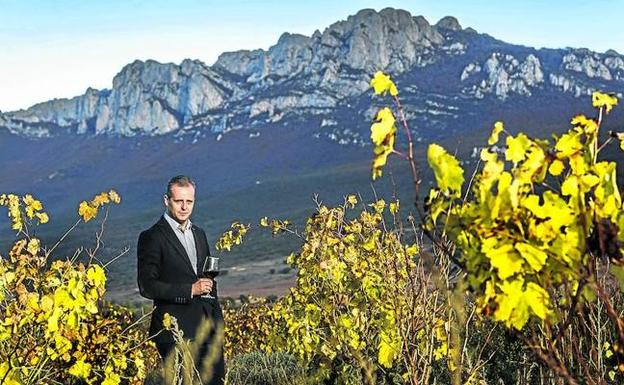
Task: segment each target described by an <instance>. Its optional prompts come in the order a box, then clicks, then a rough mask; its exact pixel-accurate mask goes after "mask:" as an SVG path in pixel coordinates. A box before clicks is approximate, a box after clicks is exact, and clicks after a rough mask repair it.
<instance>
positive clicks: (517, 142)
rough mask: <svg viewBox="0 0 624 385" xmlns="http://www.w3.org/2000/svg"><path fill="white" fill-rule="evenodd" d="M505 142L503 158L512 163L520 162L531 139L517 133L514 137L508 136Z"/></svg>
mask: <svg viewBox="0 0 624 385" xmlns="http://www.w3.org/2000/svg"><path fill="white" fill-rule="evenodd" d="M506 143H507V150H505V159H506V160H510V161H512V162H514V163H518V162H521V161H522V160H523V159H524V158H525V156H526V153H527V150H528V149H529V147H530V146H531V140H530V139H529V138H528V137H527V136H526V135H524V134H519V135H518V136H517V137H515V138H514V137H513V136H508V137H507V140H506Z"/></svg>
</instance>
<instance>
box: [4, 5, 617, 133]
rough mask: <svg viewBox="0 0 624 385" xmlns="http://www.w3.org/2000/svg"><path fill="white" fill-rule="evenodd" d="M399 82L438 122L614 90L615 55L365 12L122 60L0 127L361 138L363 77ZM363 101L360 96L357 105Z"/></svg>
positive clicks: (11, 115)
mask: <svg viewBox="0 0 624 385" xmlns="http://www.w3.org/2000/svg"><path fill="white" fill-rule="evenodd" d="M380 69H381V70H384V71H385V72H387V73H390V74H392V76H393V77H395V78H397V79H401V81H400V82H399V87H400V89H401V91H402V98H403V99H404V100H405V101H406V103H405V104H406V110H407V111H408V114H409V117H410V119H413V120H418V122H419V125H421V126H423V125H426V123H427V122H429V123H431V126H433V127H439V128H442V129H450V128H452V127H453V125H454V123H453V122H454V121H456V120H457V117H459V116H461V115H465V114H471V113H474V111H475V110H478V109H479V108H480V107H481V106H483V105H484V104H485V103H490V102H489V100H494V101H495V102H498V103H505V102H507V103H515V102H517V101H520V102H522V100H523V99H527V98H531V97H532V96H535V95H542V96H544V97H546V96H547V95H563V96H564V98H563V99H566V98H567V97H569V98H572V99H574V98H580V97H582V96H584V95H589V94H590V93H591V92H592V91H593V90H596V89H601V90H604V91H610V92H615V93H617V94H619V95H621V94H622V92H623V91H624V56H622V55H619V54H618V53H617V52H615V51H607V52H605V53H596V52H592V51H589V50H587V49H571V48H567V49H540V50H536V49H533V48H530V47H523V46H515V45H510V44H506V43H504V42H501V41H498V40H495V39H494V38H492V37H490V36H488V35H484V34H479V33H477V32H476V31H474V30H472V29H471V28H466V29H464V28H462V27H461V25H460V24H459V22H458V21H457V20H456V19H455V18H453V17H445V18H443V19H441V20H440V21H438V22H437V23H436V24H435V25H431V24H430V23H429V22H428V21H427V20H426V19H425V18H424V17H422V16H412V15H411V14H409V13H408V12H406V11H404V10H397V9H391V8H386V9H383V10H382V11H380V12H376V11H374V10H370V9H365V10H362V11H360V12H358V13H357V14H356V15H353V16H350V17H349V18H348V19H347V20H344V21H339V22H336V23H334V24H332V25H331V26H329V27H328V28H326V29H325V30H324V31H323V32H320V31H316V32H315V33H314V34H313V35H312V36H309V37H308V36H303V35H296V34H289V33H285V34H283V35H282V36H281V37H280V39H279V41H278V42H277V43H276V44H275V45H274V46H272V47H271V48H269V49H268V50H267V51H264V50H254V51H237V52H227V53H223V54H222V55H221V56H220V57H219V58H218V60H217V61H216V63H214V64H213V65H212V66H208V65H206V64H204V63H202V62H200V61H198V60H189V59H187V60H184V61H183V62H182V63H181V64H179V65H177V64H172V63H166V64H163V63H158V62H156V61H152V60H148V61H145V62H142V61H138V60H137V61H135V62H133V63H131V64H128V65H126V66H125V67H124V68H123V69H122V70H121V71H120V72H119V74H117V75H116V76H115V78H114V79H113V86H112V89H110V90H95V89H91V88H89V89H88V90H87V91H86V92H85V94H84V95H80V96H76V97H74V98H71V99H55V100H52V101H48V102H44V103H40V104H37V105H34V106H32V107H30V108H28V109H26V110H20V111H14V112H6V113H4V114H0V127H6V128H7V129H8V130H9V131H10V132H12V133H15V134H20V135H25V136H31V137H46V136H52V135H55V134H57V133H59V132H67V131H69V132H73V133H77V134H94V135H100V134H107V135H113V136H116V135H121V136H136V135H161V134H168V133H175V134H176V136H186V135H189V134H190V135H192V137H193V138H194V139H198V138H202V137H206V136H215V137H218V138H220V137H221V136H222V134H223V133H226V132H229V131H231V130H250V135H251V136H256V135H258V134H259V133H261V131H262V129H261V127H263V126H265V125H282V126H284V125H288V124H289V122H290V123H291V124H295V125H312V126H314V128H315V129H316V133H315V134H314V135H315V136H317V137H321V136H323V137H327V138H330V139H335V140H337V141H340V142H341V143H364V142H365V140H364V139H365V138H366V136H367V135H366V132H365V130H366V127H365V126H366V125H365V124H363V121H364V120H363V121H362V122H358V123H356V124H354V122H353V121H352V120H353V117H354V116H358V115H360V116H361V115H362V114H364V116H365V118H366V119H369V118H370V117H371V116H372V114H373V112H374V111H373V109H370V108H368V107H364V106H363V105H362V103H361V102H362V101H369V100H370V98H369V92H368V90H369V79H370V77H371V75H372V74H373V73H374V72H375V71H377V70H380ZM368 104H370V103H368Z"/></svg>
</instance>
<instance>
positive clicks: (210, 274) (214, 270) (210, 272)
mask: <svg viewBox="0 0 624 385" xmlns="http://www.w3.org/2000/svg"><path fill="white" fill-rule="evenodd" d="M202 273H203V274H204V277H206V278H211V279H212V282H213V284H212V290H211V291H210V293H207V294H204V295H202V298H212V299H215V298H216V297H215V296H214V295H213V293H216V291H217V281H215V277H216V276H217V275H219V258H218V257H206V260H205V261H204V267H203V268H202Z"/></svg>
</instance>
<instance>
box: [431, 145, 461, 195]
mask: <svg viewBox="0 0 624 385" xmlns="http://www.w3.org/2000/svg"><path fill="white" fill-rule="evenodd" d="M427 161H428V162H429V166H430V167H431V169H432V170H433V173H434V175H435V179H436V182H437V184H438V186H439V187H440V190H442V191H443V192H446V193H448V194H449V195H450V196H454V197H459V196H460V195H461V188H462V185H463V184H464V169H463V168H461V166H460V165H459V161H458V160H457V159H456V158H455V157H454V156H453V155H450V154H449V153H447V152H446V150H444V148H442V147H441V146H439V145H437V144H435V143H434V144H431V145H429V148H428V149H427Z"/></svg>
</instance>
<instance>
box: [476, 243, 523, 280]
mask: <svg viewBox="0 0 624 385" xmlns="http://www.w3.org/2000/svg"><path fill="white" fill-rule="evenodd" d="M481 251H482V252H483V253H484V254H485V255H486V256H487V257H488V258H489V259H490V263H491V264H492V266H493V267H494V268H496V270H497V271H498V277H499V278H500V279H507V278H509V277H511V276H512V275H514V274H516V273H518V272H520V271H521V270H522V264H523V261H522V258H520V255H519V254H518V252H517V251H516V250H515V249H514V246H513V244H511V243H509V242H507V243H502V242H499V240H498V239H496V238H488V239H486V240H485V241H483V243H482V244H481Z"/></svg>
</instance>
